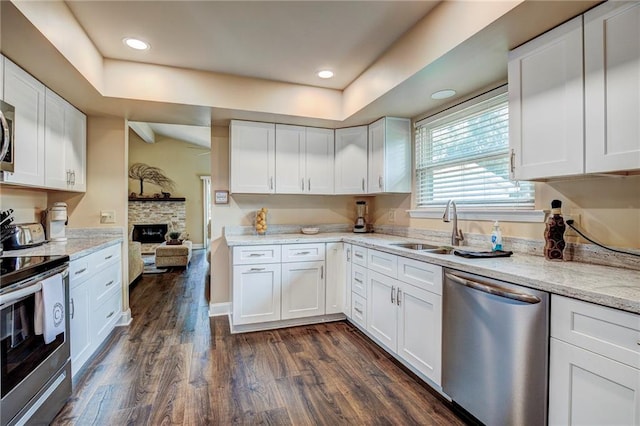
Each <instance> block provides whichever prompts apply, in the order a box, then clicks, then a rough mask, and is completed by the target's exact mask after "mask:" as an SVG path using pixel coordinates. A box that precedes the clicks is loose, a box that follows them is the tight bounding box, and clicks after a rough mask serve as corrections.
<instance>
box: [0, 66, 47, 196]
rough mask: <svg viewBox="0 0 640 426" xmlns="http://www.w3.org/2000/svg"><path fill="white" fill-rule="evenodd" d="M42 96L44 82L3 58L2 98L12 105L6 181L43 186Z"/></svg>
mask: <svg viewBox="0 0 640 426" xmlns="http://www.w3.org/2000/svg"><path fill="white" fill-rule="evenodd" d="M44 99H45V87H44V85H43V84H42V83H40V82H39V81H38V80H36V79H35V78H33V77H32V76H31V75H29V74H28V73H27V72H26V71H24V70H23V69H21V68H20V67H18V66H17V65H16V64H14V63H13V62H11V61H10V60H8V59H6V58H5V60H4V100H5V102H7V103H8V104H11V105H13V106H14V107H15V121H14V144H15V145H14V146H15V160H14V161H15V162H14V168H15V169H14V172H13V173H5V174H4V176H5V181H6V182H10V183H16V184H22V185H28V186H39V187H42V186H44V136H45V131H44V129H45V127H44V126H45V124H44V110H45V101H44Z"/></svg>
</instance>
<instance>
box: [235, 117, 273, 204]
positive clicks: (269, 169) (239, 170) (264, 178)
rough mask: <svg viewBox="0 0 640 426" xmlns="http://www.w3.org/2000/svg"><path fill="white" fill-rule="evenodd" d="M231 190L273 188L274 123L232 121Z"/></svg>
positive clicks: (258, 191) (265, 191)
mask: <svg viewBox="0 0 640 426" xmlns="http://www.w3.org/2000/svg"><path fill="white" fill-rule="evenodd" d="M229 137H230V140H231V142H230V157H231V176H230V188H231V192H237V193H249V194H273V193H274V192H275V182H274V174H275V165H276V156H275V124H272V123H254V122H249V121H236V120H233V121H231V125H230V135H229Z"/></svg>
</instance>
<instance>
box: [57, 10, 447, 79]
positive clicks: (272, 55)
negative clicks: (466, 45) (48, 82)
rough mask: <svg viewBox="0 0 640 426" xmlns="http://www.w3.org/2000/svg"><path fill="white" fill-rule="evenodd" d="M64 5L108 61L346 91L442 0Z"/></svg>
mask: <svg viewBox="0 0 640 426" xmlns="http://www.w3.org/2000/svg"><path fill="white" fill-rule="evenodd" d="M66 3H67V5H68V7H69V8H70V9H71V11H72V13H73V15H74V16H75V18H76V19H77V20H78V22H79V23H80V25H81V26H82V27H83V28H84V30H85V32H86V33H87V35H88V36H89V38H90V39H91V40H92V41H93V43H94V44H95V46H96V47H97V49H98V50H99V51H100V53H101V54H102V56H104V57H105V58H110V59H120V60H127V61H135V62H145V63H151V64H156V65H168V66H176V67H182V68H190V69H197V70H204V71H213V72H219V73H225V74H233V75H240V76H245V77H254V78H261V79H267V80H276V81H284V82H289V83H297V84H304V85H310V86H319V87H326V88H332V89H344V88H345V87H346V86H347V85H348V84H349V83H351V82H352V81H353V80H354V79H355V78H356V77H358V76H359V75H360V74H361V73H362V72H363V71H365V70H366V69H367V68H368V67H369V66H370V65H371V64H372V63H373V62H374V61H375V60H376V59H377V58H378V57H379V56H380V55H381V54H382V53H383V52H384V51H385V50H387V49H388V48H389V47H390V46H391V45H392V44H393V42H395V41H396V40H397V39H398V38H399V37H400V36H401V35H402V34H404V33H405V32H406V31H407V30H409V29H410V28H411V27H413V26H414V24H415V23H416V22H418V21H419V20H420V19H421V18H422V17H423V16H424V15H426V14H427V13H428V12H429V11H430V10H431V9H432V8H433V7H434V6H435V5H436V4H437V3H439V1H436V0H429V1H253V2H247V1H161V2H160V1H66ZM125 37H138V38H141V39H143V40H145V41H147V42H149V43H150V44H151V49H149V50H147V51H142V52H139V51H134V50H132V49H130V48H128V47H126V46H125V45H124V44H123V42H122V40H123V38H125ZM325 68H326V69H331V70H333V71H334V72H335V76H334V78H332V79H327V80H323V79H321V78H319V77H318V76H317V75H316V73H317V71H319V70H320V69H325Z"/></svg>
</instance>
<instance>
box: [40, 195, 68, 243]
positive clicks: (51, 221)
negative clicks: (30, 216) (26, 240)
mask: <svg viewBox="0 0 640 426" xmlns="http://www.w3.org/2000/svg"><path fill="white" fill-rule="evenodd" d="M43 214H44V223H45V226H46V231H47V237H49V241H51V242H56V241H67V237H66V225H67V203H53V206H51V207H49V208H48V209H47V210H45V211H44V213H43Z"/></svg>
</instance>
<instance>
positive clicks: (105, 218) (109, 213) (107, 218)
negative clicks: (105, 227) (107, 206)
mask: <svg viewBox="0 0 640 426" xmlns="http://www.w3.org/2000/svg"><path fill="white" fill-rule="evenodd" d="M100 223H116V211H115V210H101V211H100Z"/></svg>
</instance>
